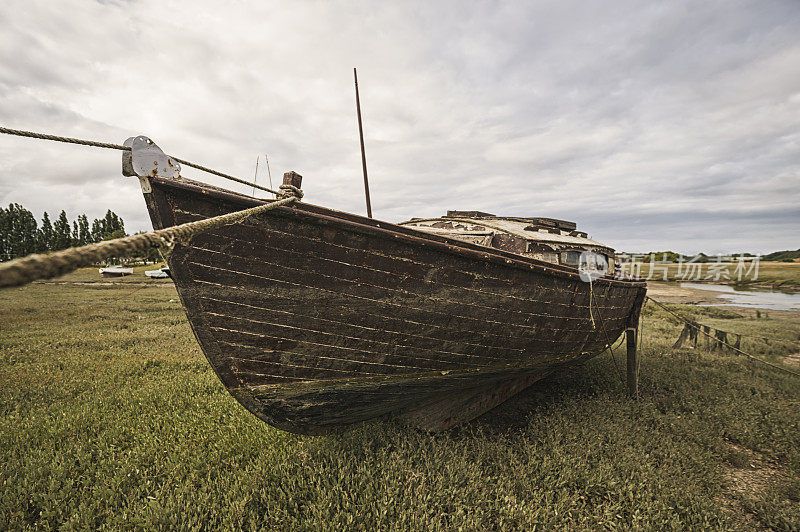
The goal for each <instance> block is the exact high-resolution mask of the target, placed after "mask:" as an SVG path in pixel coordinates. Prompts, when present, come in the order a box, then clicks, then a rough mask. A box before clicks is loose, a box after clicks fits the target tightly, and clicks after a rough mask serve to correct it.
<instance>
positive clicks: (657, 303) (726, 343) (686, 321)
mask: <svg viewBox="0 0 800 532" xmlns="http://www.w3.org/2000/svg"><path fill="white" fill-rule="evenodd" d="M647 299H649V300H650V301H652V302H653V303H655V304H656V305H658V306H659V307H661V308H662V309H663V310H665V311H667V312H669V313H670V314H672V315H673V316H675V317H676V318H678V319H679V320H681V321H682V322H684V323H686V324H687V325H689V326H690V327H692V328H694V329H697V330H698V331H700V332H701V333H703V334H705V335H706V336H708V337H709V338H711V339H712V340H714V341H715V342H719V343H721V344H723V345H725V346H726V347H729V348H730V349H731V350H732V351H733V352H735V353H737V354H739V355H742V356H745V357H747V358H748V359H750V360H752V361H754V362H759V363H761V364H764V365H766V366H770V367H772V368H775V369H778V370H780V371H784V372H786V373H791V374H792V375H796V376H798V377H800V373H797V372H796V371H792V370H790V369H789V368H785V367H783V366H779V365H777V364H773V363H772V362H767V361H766V360H762V359H760V358H758V357H756V356H753V355H751V354H750V353H747V352H745V351H742V350H741V349H739V348H738V347H735V346H732V345H731V344H729V343H728V342H725V341H724V340H720V339H719V338H716V337H714V336H711V334H709V333H707V332H706V331H704V330H703V327H701V326H698V324H697V323H693V322H692V321H691V320H687V319H686V318H684V317H683V316H681V315H679V314H678V313H676V312H673V311H672V310H670V309H668V308H667V307H666V306H664V304H662V303H660V302H659V301H656V300H655V299H653V298H652V297H650V296H647Z"/></svg>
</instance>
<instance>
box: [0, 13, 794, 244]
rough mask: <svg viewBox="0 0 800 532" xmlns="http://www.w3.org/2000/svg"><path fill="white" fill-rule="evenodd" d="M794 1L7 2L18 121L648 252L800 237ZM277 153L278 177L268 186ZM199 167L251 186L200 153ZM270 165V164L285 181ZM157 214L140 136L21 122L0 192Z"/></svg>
mask: <svg viewBox="0 0 800 532" xmlns="http://www.w3.org/2000/svg"><path fill="white" fill-rule="evenodd" d="M799 33H800V5H798V4H796V3H793V2H781V1H760V2H734V3H730V2H714V1H711V2H703V3H696V2H670V3H662V2H652V3H641V2H623V1H620V2H614V3H608V2H604V3H591V2H569V1H568V2H536V3H525V2H492V3H483V2H473V3H464V2H436V3H430V2H428V3H424V2H402V3H395V4H377V3H374V2H359V3H351V2H323V3H319V2H293V3H289V4H287V3H278V2H234V3H228V4H227V5H225V6H224V7H221V6H220V4H218V3H214V2H202V1H194V2H188V1H174V2H169V3H164V2H156V1H155V0H141V1H131V2H122V1H120V2H86V1H82V0H80V1H79V0H65V1H63V2H60V3H59V4H58V6H57V7H54V5H53V4H52V3H51V2H45V1H43V0H27V1H22V0H7V1H6V2H3V3H2V5H0V124H3V125H6V126H8V127H12V128H20V129H33V130H40V131H46V132H52V133H55V134H61V135H67V136H75V137H85V138H95V139H100V140H105V141H110V142H117V143H121V142H122V141H123V140H124V139H125V138H127V137H128V136H131V135H134V134H145V135H148V136H150V137H151V138H153V139H154V140H155V141H156V142H157V143H158V144H159V145H160V146H161V147H162V148H163V149H164V150H165V151H167V152H168V153H172V154H175V155H177V156H179V157H182V158H185V159H188V160H192V161H195V162H197V163H200V164H204V165H207V166H211V167H214V168H217V169H219V170H222V171H225V172H229V173H233V174H235V175H238V176H241V177H244V178H248V179H249V178H251V177H252V175H253V170H254V164H255V158H256V156H257V155H259V154H262V155H263V154H264V153H268V154H269V159H270V166H271V169H272V173H273V174H274V176H273V179H275V180H277V179H279V176H280V174H281V173H282V172H284V171H288V170H296V171H298V172H300V173H302V174H303V175H304V176H305V182H304V190H305V192H306V199H307V200H308V201H311V202H313V203H318V204H321V205H326V206H330V207H332V208H336V209H340V210H346V211H352V212H362V213H363V211H364V199H363V191H362V184H361V175H360V173H361V170H360V158H359V148H358V137H357V129H356V121H355V114H354V99H353V88H352V67H353V66H358V67H359V82H360V89H361V100H362V109H363V114H364V121H365V135H366V148H367V160H368V165H369V170H370V187H371V191H372V196H373V197H372V200H373V210H374V212H375V215H376V216H377V217H379V218H382V219H386V220H389V221H400V220H402V219H407V218H410V217H412V216H438V215H441V214H443V213H444V211H446V210H447V209H453V208H460V209H479V210H485V211H489V212H494V213H496V214H505V215H542V216H555V217H561V218H566V219H574V220H576V221H578V222H579V224H580V226H581V227H582V228H583V229H584V230H587V231H589V232H590V233H592V234H593V235H594V236H595V237H596V238H598V239H600V240H604V241H607V242H609V243H611V244H612V245H614V246H616V247H618V248H620V249H625V250H642V251H646V250H651V249H676V250H680V251H685V252H695V251H701V250H703V251H706V252H729V251H740V250H744V251H752V252H759V251H760V252H767V251H772V250H775V249H789V248H792V249H794V248H796V247H798V245H800V244H798V236H800V235H798V229H797V226H798V224H797V222H798V221H800V218H798V214H800V213H798V210H797V209H796V207H795V205H796V201H797V198H798V196H799V194H798V193H800V179H798V177H800V175H799V174H800V164H799V163H800V149H798V148H800V133H799V132H800V127H798V126H800V42H798V41H797V38H796V35H798V34H799ZM264 170H265V168H264V165H263V157H262V165H261V166H260V172H259V174H260V175H259V182H261V183H265V182H266V181H267V176H266V173H265V172H264ZM184 173H185V175H186V176H187V177H194V178H201V179H203V180H206V181H208V182H210V183H213V184H217V185H223V186H229V187H230V188H233V189H235V190H240V191H248V190H249V189H247V187H244V186H239V185H233V186H230V184H229V183H227V182H224V181H221V180H219V179H218V178H215V177H213V176H207V175H204V174H201V173H198V172H195V171H192V170H186V171H185V172H184ZM262 173H263V175H262ZM12 201H13V202H18V203H22V204H23V205H25V206H27V207H28V208H30V209H31V210H33V211H34V212H35V213H36V214H37V216H40V215H41V212H42V211H45V210H47V211H49V212H50V213H51V214H52V213H53V212H57V211H60V210H61V209H62V208H64V209H66V210H67V212H68V213H69V214H70V216H71V217H74V216H75V215H77V214H78V213H81V212H86V213H87V214H88V215H89V216H90V217H97V216H100V215H102V213H104V212H105V210H106V209H108V208H110V209H112V210H114V211H116V212H117V213H119V214H120V215H122V216H123V217H124V219H125V221H126V227H127V228H128V229H129V230H137V229H146V228H149V221H148V217H147V214H146V212H145V210H144V208H143V202H142V200H141V197H140V193H139V192H138V188H137V185H136V183H135V181H132V180H130V179H126V178H123V177H122V176H121V175H120V171H119V154H118V153H116V152H112V151H109V150H97V149H90V148H83V147H77V146H67V145H57V144H53V143H47V142H44V141H33V140H29V139H16V138H11V137H0V202H1V203H9V202H12Z"/></svg>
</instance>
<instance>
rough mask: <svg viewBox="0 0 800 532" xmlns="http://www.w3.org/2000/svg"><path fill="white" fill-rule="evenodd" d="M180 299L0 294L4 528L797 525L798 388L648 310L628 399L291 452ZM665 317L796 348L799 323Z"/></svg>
mask: <svg viewBox="0 0 800 532" xmlns="http://www.w3.org/2000/svg"><path fill="white" fill-rule="evenodd" d="M73 275H76V276H77V277H74V278H73V279H76V280H84V279H93V278H94V277H93V276H92V274H91V272H88V271H84V272H79V273H77V274H73ZM126 279H127V278H126ZM126 282H127V283H129V281H127V280H126ZM176 299H177V297H176V294H175V291H174V288H173V287H172V286H171V285H169V284H168V283H166V284H165V283H154V284H150V285H145V286H138V285H135V284H134V285H120V286H89V285H76V284H58V285H54V284H34V285H31V286H28V287H25V288H21V289H11V290H5V291H2V292H0V331H2V332H1V333H0V382H2V388H1V389H0V529H19V528H31V529H33V528H45V529H52V528H64V529H69V528H108V529H117V528H151V527H161V528H171V527H174V526H179V527H181V528H207V529H211V528H218V527H223V528H244V529H251V528H276V529H286V530H298V529H299V530H319V529H323V530H340V529H353V528H357V529H367V530H372V529H396V530H407V529H432V530H437V529H439V530H455V529H463V530H483V529H503V530H505V529H524V530H534V529H550V528H554V527H558V528H570V529H593V530H594V529H598V528H609V529H618V528H619V529H645V530H652V529H698V528H704V529H720V530H726V529H732V528H733V529H736V528H738V529H743V530H746V529H751V528H753V527H773V528H777V529H785V530H798V529H800V504H799V503H798V500H800V430H799V429H800V426H798V425H799V423H800V414H799V413H798V412H799V410H798V407H799V406H800V378H798V377H794V376H791V375H785V374H781V373H778V372H775V371H774V370H771V369H765V368H761V367H759V366H756V365H754V364H752V363H750V362H747V361H746V360H744V359H742V358H740V357H735V356H732V355H725V354H718V353H707V352H703V351H697V352H694V351H689V350H681V351H677V352H673V351H671V350H670V348H669V346H670V345H671V344H672V342H674V340H675V338H676V337H677V334H678V331H679V330H680V325H679V324H678V323H677V322H676V321H675V320H674V319H671V318H668V317H667V315H666V314H665V313H664V312H663V311H659V310H655V309H653V308H651V307H648V308H646V309H645V314H644V324H645V327H644V347H643V359H642V382H641V392H642V397H641V399H640V400H639V401H638V402H636V401H632V400H630V399H628V398H626V396H625V393H624V391H625V390H624V386H623V384H622V383H621V381H620V379H619V375H618V373H617V370H616V368H615V363H614V361H613V360H612V358H611V356H610V355H609V354H608V353H606V354H603V355H601V356H599V357H597V358H595V359H593V360H591V361H589V362H588V363H586V364H584V365H582V366H580V367H575V368H572V369H570V370H567V371H564V372H561V373H559V374H558V375H555V376H553V377H551V378H548V379H546V380H545V381H543V382H541V383H538V384H536V385H534V386H533V387H531V388H530V389H529V390H527V391H525V392H523V393H522V394H521V395H519V396H518V397H516V398H514V399H512V400H509V401H508V402H506V403H505V404H504V405H502V406H501V407H500V408H498V409H496V410H494V411H493V412H491V413H490V414H488V415H486V416H483V417H482V418H480V419H478V420H476V421H475V422H473V423H471V424H468V425H466V426H462V427H459V428H457V429H455V430H453V431H450V432H447V433H444V434H427V433H422V432H419V431H416V430H414V429H409V428H406V427H404V426H401V425H398V424H395V423H393V422H384V421H381V422H375V423H370V424H367V425H364V426H361V427H359V428H357V429H356V430H353V431H351V432H348V433H344V434H337V435H330V436H322V437H301V436H295V435H291V434H287V433H284V432H281V431H278V430H276V429H273V428H271V427H270V426H268V425H265V424H263V423H261V422H260V421H258V420H257V419H256V418H255V417H253V416H252V415H250V414H249V413H247V412H246V411H245V410H244V409H243V408H241V407H240V406H239V405H238V404H237V403H236V402H235V401H234V400H233V399H232V398H231V397H230V396H229V394H228V393H227V391H226V390H225V389H224V388H223V387H222V385H221V384H220V383H219V381H218V380H217V379H216V377H215V376H214V374H213V372H212V371H211V370H210V368H209V366H208V364H207V363H206V361H205V359H204V358H203V356H202V354H201V353H200V351H199V348H198V347H197V344H196V343H195V341H194V338H193V336H192V334H191V331H190V329H189V326H188V324H187V323H186V320H185V317H184V314H183V310H182V308H181V306H180V304H179V303H178V302H176V301H174V300H176ZM170 300H173V301H170ZM670 308H673V309H676V310H679V311H680V312H683V313H685V314H687V315H693V316H694V317H696V318H697V319H698V320H700V321H701V322H704V323H708V324H710V325H714V326H717V327H719V328H724V329H726V330H731V331H737V332H748V333H753V332H755V333H759V331H768V332H769V333H770V334H773V335H775V336H778V337H780V338H782V339H783V340H784V342H783V343H782V344H780V345H777V344H773V345H772V346H767V345H766V344H764V343H763V342H758V341H748V343H747V344H745V346H746V348H747V349H749V350H752V351H754V352H756V353H757V354H759V355H760V356H763V357H765V358H766V359H769V360H773V361H779V360H780V359H781V356H782V355H785V354H787V353H788V352H790V350H791V349H794V352H796V351H797V344H796V343H791V342H794V341H796V340H797V338H798V330H800V328H798V322H800V318H798V316H797V314H794V315H792V314H789V313H775V312H770V317H769V318H763V317H762V318H760V319H755V318H753V317H742V316H740V315H739V314H737V313H736V312H732V311H730V310H724V309H717V308H706V309H703V308H693V307H688V306H679V305H671V306H670ZM759 334H760V333H759ZM616 365H617V366H618V369H619V371H624V368H623V365H624V352H622V351H618V352H617V353H616ZM795 369H800V368H795Z"/></svg>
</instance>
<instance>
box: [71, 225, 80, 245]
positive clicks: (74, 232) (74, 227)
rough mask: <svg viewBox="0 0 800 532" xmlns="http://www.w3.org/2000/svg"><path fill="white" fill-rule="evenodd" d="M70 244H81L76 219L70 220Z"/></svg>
mask: <svg viewBox="0 0 800 532" xmlns="http://www.w3.org/2000/svg"><path fill="white" fill-rule="evenodd" d="M71 240H72V245H73V246H80V245H81V243H80V242H81V234H80V230H79V229H78V220H73V221H72V239H71Z"/></svg>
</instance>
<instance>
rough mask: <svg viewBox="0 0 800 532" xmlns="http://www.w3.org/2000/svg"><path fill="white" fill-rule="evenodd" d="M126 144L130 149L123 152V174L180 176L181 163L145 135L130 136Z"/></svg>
mask: <svg viewBox="0 0 800 532" xmlns="http://www.w3.org/2000/svg"><path fill="white" fill-rule="evenodd" d="M124 145H125V146H128V147H130V151H128V150H126V151H123V152H122V175H125V176H138V177H165V178H169V179H176V178H178V177H180V174H181V165H180V164H178V162H177V161H176V160H175V159H173V158H172V157H170V156H169V155H166V154H165V153H164V152H163V151H161V148H159V147H158V145H156V143H155V142H153V141H152V140H150V139H149V138H147V137H145V136H144V135H139V136H136V137H130V138H129V139H128V140H126V141H125V143H124Z"/></svg>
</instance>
